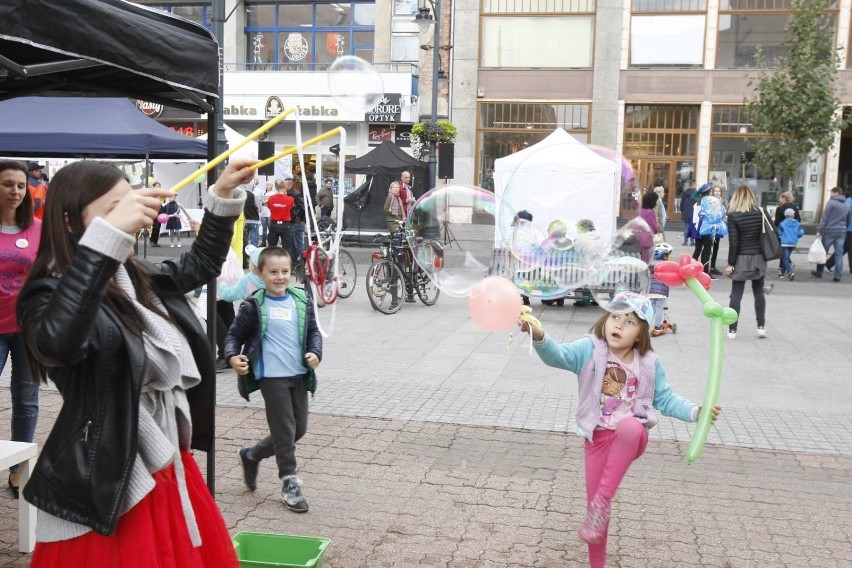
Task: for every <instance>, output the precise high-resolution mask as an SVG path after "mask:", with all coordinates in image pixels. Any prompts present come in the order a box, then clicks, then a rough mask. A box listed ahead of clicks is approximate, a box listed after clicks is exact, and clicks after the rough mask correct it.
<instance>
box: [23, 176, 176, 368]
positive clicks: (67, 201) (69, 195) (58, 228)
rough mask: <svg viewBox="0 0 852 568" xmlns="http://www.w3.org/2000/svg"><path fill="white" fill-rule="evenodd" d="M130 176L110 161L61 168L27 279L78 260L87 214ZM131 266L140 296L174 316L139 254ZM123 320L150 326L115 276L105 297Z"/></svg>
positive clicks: (135, 328)
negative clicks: (156, 300)
mask: <svg viewBox="0 0 852 568" xmlns="http://www.w3.org/2000/svg"><path fill="white" fill-rule="evenodd" d="M121 180H125V181H127V176H126V175H125V174H124V173H123V172H122V171H121V170H119V169H118V168H117V167H115V166H114V165H113V164H109V163H106V162H92V161H81V162H75V163H73V164H69V165H67V166H65V167H63V168H62V169H61V170H59V171H58V172H57V173H56V175H55V176H53V180H51V182H50V199H47V200H46V201H45V210H44V219H43V225H42V231H41V244H40V245H39V249H38V254H37V255H36V259H35V262H34V263H33V267H32V269H31V270H30V274H29V278H28V279H27V283H29V282H32V281H35V280H37V279H39V278H44V277H46V276H50V275H52V274H65V273H66V271H67V270H68V268H69V267H70V266H71V265H72V263H73V262H74V258H75V257H76V255H77V250H78V248H79V242H80V238H81V237H82V236H83V233H84V232H85V230H86V227H85V226H84V224H83V214H84V212H85V210H86V207H88V206H89V204H91V203H92V202H93V201H95V200H96V199H98V198H99V197H101V196H103V195H104V194H106V193H107V192H109V191H110V190H111V189H112V188H113V187H115V185H116V184H117V183H119V182H120V181H121ZM125 268H126V269H127V273H128V275H129V276H130V279H131V281H132V282H133V286H134V287H135V288H136V296H137V297H136V300H137V301H138V302H139V303H141V304H142V305H143V306H145V307H146V308H148V309H149V310H151V311H153V312H155V313H157V314H159V315H161V316H163V317H164V318H166V319H169V316H168V315H167V314H164V313H163V312H162V310H160V309H159V308H157V307H156V306H154V305H153V303H152V302H151V299H150V296H151V286H150V285H149V283H148V280H147V278H145V276H144V275H143V271H142V269H141V268H140V266H139V265H138V263H137V261H136V260H135V258H132V257H131V258H129V259H128V260H127V262H126V263H125ZM104 302H105V304H106V306H107V307H109V308H110V309H111V310H112V311H113V312H114V313H115V314H116V316H117V317H118V318H119V320H120V321H121V323H122V325H123V326H124V327H126V328H127V329H128V330H129V331H130V332H131V333H133V334H134V335H136V336H137V337H141V335H142V331H143V330H144V329H145V325H144V323H143V322H142V319H141V318H140V317H139V315H138V314H137V313H136V310H135V309H134V307H133V303H132V301H131V299H130V298H128V297H127V295H126V294H125V293H124V291H122V290H121V288H119V286H118V284H117V283H116V281H115V278H111V279H110V281H109V284H108V285H107V291H106V298H105V300H104ZM44 371H45V369H44V368H43V366H40V365H36V367H34V368H33V373H34V374H35V375H36V378H37V379H43V378H44V377H45V373H44Z"/></svg>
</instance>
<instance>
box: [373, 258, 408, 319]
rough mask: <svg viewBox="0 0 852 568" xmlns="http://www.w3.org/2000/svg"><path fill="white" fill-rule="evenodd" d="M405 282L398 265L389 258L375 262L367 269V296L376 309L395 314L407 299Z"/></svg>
mask: <svg viewBox="0 0 852 568" xmlns="http://www.w3.org/2000/svg"><path fill="white" fill-rule="evenodd" d="M404 294H405V282H404V281H403V277H402V271H401V270H400V269H399V267H398V266H396V265H395V264H393V263H392V262H389V261H387V260H380V261H378V262H375V263H373V264H372V265H371V266H370V269H369V270H368V271H367V297H368V298H370V304H371V305H372V306H373V309H374V310H379V311H380V312H382V313H383V314H393V313H396V312H398V311H399V310H400V309H401V308H402V304H403V302H404V300H405V297H404Z"/></svg>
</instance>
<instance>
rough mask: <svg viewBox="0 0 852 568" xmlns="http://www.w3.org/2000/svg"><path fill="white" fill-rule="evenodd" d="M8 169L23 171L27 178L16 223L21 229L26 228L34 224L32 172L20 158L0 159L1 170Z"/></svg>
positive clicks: (17, 211) (16, 211) (16, 214)
mask: <svg viewBox="0 0 852 568" xmlns="http://www.w3.org/2000/svg"><path fill="white" fill-rule="evenodd" d="M6 170H17V171H19V172H23V174H24V179H25V180H27V187H26V190H25V191H24V198H23V199H22V200H21V204H20V205H18V208H17V209H15V225H17V226H18V228H19V229H21V230H24V229H26V228H28V227H29V226H30V225H32V224H33V197H32V195H30V187H29V175H30V172H28V171H27V166H26V165H25V164H24V163H23V162H19V161H18V160H0V172H5V171H6Z"/></svg>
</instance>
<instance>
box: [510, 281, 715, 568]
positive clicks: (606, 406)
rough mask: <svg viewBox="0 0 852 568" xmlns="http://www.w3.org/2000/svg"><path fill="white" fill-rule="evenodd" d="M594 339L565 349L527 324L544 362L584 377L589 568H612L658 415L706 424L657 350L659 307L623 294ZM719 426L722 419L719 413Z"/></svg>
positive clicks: (581, 426)
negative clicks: (630, 475)
mask: <svg viewBox="0 0 852 568" xmlns="http://www.w3.org/2000/svg"><path fill="white" fill-rule="evenodd" d="M603 307H604V309H605V310H607V312H608V313H606V314H604V315H603V316H602V317H601V319H599V320H598V321H597V323H595V325H593V326H592V329H591V330H590V333H589V334H588V335H586V336H585V337H583V338H581V339H578V340H577V341H574V342H572V343H562V344H557V343H556V342H555V341H554V340H553V338H552V337H550V336H548V335H545V333H544V331H542V329H541V328H540V327H538V326H537V325H534V324H530V323H528V322H522V323H521V331H524V332H529V333H530V335H531V336H532V338H533V345H534V346H535V349H536V353H538V355H539V357H541V360H542V361H544V362H545V363H546V364H547V365H550V366H551V367H557V368H560V369H566V370H568V371H571V372H573V373H576V374H577V379H578V385H577V387H578V388H577V391H578V396H577V417H576V422H577V433H578V434H580V435H581V436H583V437H584V438H585V439H586V444H585V448H586V503H587V508H586V519H585V521H583V524H582V526H581V527H580V530H579V532H578V536H579V537H580V540H582V541H584V542H586V543H587V544H588V545H589V565H590V566H592V568H601V567H603V566H605V565H606V542H607V529H608V527H609V517H610V510H611V503H612V499H613V497H615V492H616V491H617V490H618V486H619V484H620V483H621V480H622V479H623V478H624V475H625V474H626V473H627V470H628V468H629V467H630V464H631V463H633V460H635V459H636V458H638V457H639V456H641V455H642V453H643V452H644V451H645V446H646V445H647V444H648V430H649V429H650V428H652V427H653V426H654V425H655V424H656V423H657V422H658V420H659V418H658V415H657V411H659V412H660V413H662V414H663V415H665V416H672V417H674V418H678V419H680V420H683V421H685V422H695V421H696V420H698V413H699V411H700V410H701V407H700V406H699V405H696V404H695V403H693V402H690V401H688V400H686V399H685V398H683V397H680V396H678V395H677V394H675V393H674V392H673V391H672V388H671V386H669V383H668V380H667V378H666V372H665V370H664V369H663V367H662V365H661V364H660V362H659V360H658V359H657V355H656V354H655V353H654V352H653V350H652V349H651V333H650V329H651V326H652V325H653V321H654V310H653V308H652V307H651V301H650V300H648V298H646V297H645V296H642V295H640V294H635V293H633V292H620V293H618V294H616V295H615V296H614V297H613V299H612V301H611V302H609V303H608V304H607V305H605V306H603ZM712 412H713V421H714V422H715V421H716V418H717V417H718V416H719V412H721V407H719V406H718V405H716V406H715V407H713V409H712Z"/></svg>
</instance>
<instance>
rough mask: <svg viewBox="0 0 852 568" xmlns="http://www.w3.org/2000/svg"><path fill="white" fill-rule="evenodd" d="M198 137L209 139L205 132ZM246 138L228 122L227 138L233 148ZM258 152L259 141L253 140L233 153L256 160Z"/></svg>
mask: <svg viewBox="0 0 852 568" xmlns="http://www.w3.org/2000/svg"><path fill="white" fill-rule="evenodd" d="M198 139H199V140H207V133H206V132H205V133H204V134H202V135H201V136H199V137H198ZM245 139H246V137H245V136H243V135H242V134H240V133H239V132H237V131H236V130H234V129H233V128H231V127H230V126H228V125H227V124H226V125H225V140H226V141H227V142H228V147H229V148H233V147H234V146H236V145H237V144H239V143H240V142H242V141H243V140H245ZM257 152H258V151H257V142H256V141H254V140H251V141H249V142H247V143H246V144H245V145H244V146H243V147H242V148H240V149H239V150H237V151H236V152H234V153H233V154H231V155H232V156H233V157H235V158H249V159H252V160H256V159H257V158H258V153H257Z"/></svg>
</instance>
